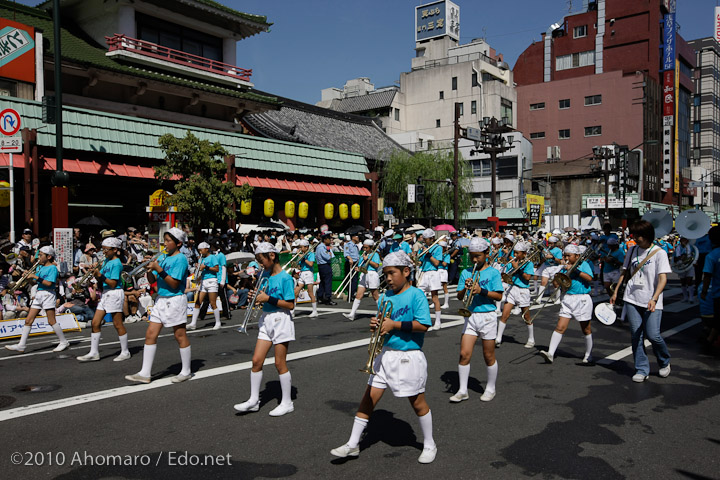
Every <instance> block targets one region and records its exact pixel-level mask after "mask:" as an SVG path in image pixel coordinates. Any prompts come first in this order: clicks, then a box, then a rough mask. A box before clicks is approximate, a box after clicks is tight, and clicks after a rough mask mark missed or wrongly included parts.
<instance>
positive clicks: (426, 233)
mask: <svg viewBox="0 0 720 480" xmlns="http://www.w3.org/2000/svg"><path fill="white" fill-rule="evenodd" d="M423 237H425V238H435V230H433V229H432V228H426V229H425V230H424V231H423Z"/></svg>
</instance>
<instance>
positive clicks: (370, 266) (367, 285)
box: [343, 239, 380, 322]
mask: <svg viewBox="0 0 720 480" xmlns="http://www.w3.org/2000/svg"><path fill="white" fill-rule="evenodd" d="M374 245H375V242H373V241H372V240H370V239H368V240H365V241H364V242H363V255H362V257H361V258H360V261H359V263H358V266H357V267H355V269H356V270H357V269H358V268H360V267H367V273H360V281H359V282H358V289H357V294H356V295H355V300H353V305H352V310H351V311H350V313H343V316H344V317H345V318H347V319H348V320H350V321H351V322H352V321H353V320H355V313H356V312H357V309H358V308H360V300H362V298H363V296H364V295H365V290H367V289H370V295H372V297H373V298H374V299H375V301H376V302H377V299H378V297H379V296H380V293H379V292H378V289H379V288H380V276H379V275H378V268H380V255H378V253H377V252H374V253H373V255H372V257H370V252H372V250H373V246H374Z"/></svg>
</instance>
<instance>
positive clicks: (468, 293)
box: [458, 263, 480, 318]
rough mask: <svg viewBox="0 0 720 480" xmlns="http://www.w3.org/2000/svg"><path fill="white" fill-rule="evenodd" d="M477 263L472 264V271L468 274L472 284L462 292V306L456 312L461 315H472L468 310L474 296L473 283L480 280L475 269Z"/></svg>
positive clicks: (475, 283) (478, 273)
mask: <svg viewBox="0 0 720 480" xmlns="http://www.w3.org/2000/svg"><path fill="white" fill-rule="evenodd" d="M478 265H479V264H478V263H476V264H475V265H474V266H473V269H472V273H471V274H470V279H471V280H472V285H471V286H470V288H466V289H465V293H464V294H463V300H462V302H463V307H462V308H460V309H459V310H458V313H459V314H460V315H462V316H463V317H466V318H467V317H469V316H470V315H472V312H471V311H470V304H471V303H472V299H473V297H474V295H473V293H472V292H473V290H474V289H475V285H477V284H478V281H479V280H480V272H478V271H477V268H478Z"/></svg>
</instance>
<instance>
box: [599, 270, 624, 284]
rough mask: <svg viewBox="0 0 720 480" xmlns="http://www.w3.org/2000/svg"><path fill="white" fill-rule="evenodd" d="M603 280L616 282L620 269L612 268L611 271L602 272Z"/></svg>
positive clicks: (618, 278)
mask: <svg viewBox="0 0 720 480" xmlns="http://www.w3.org/2000/svg"><path fill="white" fill-rule="evenodd" d="M603 280H604V282H605V283H607V282H610V283H617V282H618V280H620V269H618V270H613V271H612V272H603Z"/></svg>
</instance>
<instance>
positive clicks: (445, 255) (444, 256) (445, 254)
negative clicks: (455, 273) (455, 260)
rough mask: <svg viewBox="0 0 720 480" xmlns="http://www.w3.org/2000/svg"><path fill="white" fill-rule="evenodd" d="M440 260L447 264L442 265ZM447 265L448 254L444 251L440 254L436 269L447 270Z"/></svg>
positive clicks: (448, 262) (448, 261)
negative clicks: (440, 257)
mask: <svg viewBox="0 0 720 480" xmlns="http://www.w3.org/2000/svg"><path fill="white" fill-rule="evenodd" d="M442 262H445V263H446V264H447V265H443V264H442ZM449 265H450V254H449V253H444V254H443V256H442V261H441V262H440V265H438V269H440V270H447V269H448V266H449Z"/></svg>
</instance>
